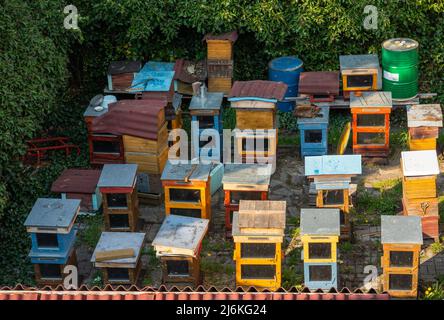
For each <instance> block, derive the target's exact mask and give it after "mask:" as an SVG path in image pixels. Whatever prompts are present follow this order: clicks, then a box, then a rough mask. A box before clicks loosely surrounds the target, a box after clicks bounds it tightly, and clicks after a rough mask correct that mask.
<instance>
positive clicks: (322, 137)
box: [298, 106, 330, 157]
mask: <svg viewBox="0 0 444 320" xmlns="http://www.w3.org/2000/svg"><path fill="white" fill-rule="evenodd" d="M320 109H321V111H320V113H319V116H318V117H314V118H299V119H298V128H299V131H300V139H301V157H305V156H322V155H325V154H327V153H328V119H329V109H330V108H329V107H328V106H322V107H321V108H320Z"/></svg>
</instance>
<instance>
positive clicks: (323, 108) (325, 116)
mask: <svg viewBox="0 0 444 320" xmlns="http://www.w3.org/2000/svg"><path fill="white" fill-rule="evenodd" d="M316 105H317V106H319V107H320V109H319V114H318V115H317V116H316V117H312V118H303V117H298V121H297V122H298V125H301V124H318V123H319V124H321V123H324V124H325V123H328V120H329V115H330V107H329V106H328V104H324V103H316Z"/></svg>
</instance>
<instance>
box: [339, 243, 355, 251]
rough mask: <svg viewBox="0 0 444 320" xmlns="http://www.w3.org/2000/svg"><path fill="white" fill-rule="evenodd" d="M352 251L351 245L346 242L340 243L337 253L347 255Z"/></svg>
mask: <svg viewBox="0 0 444 320" xmlns="http://www.w3.org/2000/svg"><path fill="white" fill-rule="evenodd" d="M352 250H353V245H352V244H351V243H350V242H348V241H345V242H341V243H340V244H339V251H340V252H342V253H348V252H351V251H352Z"/></svg>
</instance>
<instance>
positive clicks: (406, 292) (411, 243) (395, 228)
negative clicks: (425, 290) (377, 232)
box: [381, 216, 423, 298]
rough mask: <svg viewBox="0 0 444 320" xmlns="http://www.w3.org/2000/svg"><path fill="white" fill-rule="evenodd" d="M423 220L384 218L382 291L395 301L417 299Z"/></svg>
mask: <svg viewBox="0 0 444 320" xmlns="http://www.w3.org/2000/svg"><path fill="white" fill-rule="evenodd" d="M421 229H422V228H421V218H420V217H405V216H381V243H382V248H383V256H382V257H381V266H382V268H383V290H384V291H386V292H388V293H389V294H390V296H392V297H396V298H416V297H417V295H418V273H419V254H420V251H421V245H422V244H423V239H422V232H421Z"/></svg>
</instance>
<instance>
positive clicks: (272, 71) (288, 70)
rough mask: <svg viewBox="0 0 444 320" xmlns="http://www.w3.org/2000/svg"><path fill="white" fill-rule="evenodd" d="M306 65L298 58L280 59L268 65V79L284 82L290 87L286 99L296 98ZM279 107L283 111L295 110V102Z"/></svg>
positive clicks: (279, 103) (281, 104)
mask: <svg viewBox="0 0 444 320" xmlns="http://www.w3.org/2000/svg"><path fill="white" fill-rule="evenodd" d="M303 65H304V63H303V62H302V60H301V59H299V58H298V57H296V56H288V57H280V58H276V59H273V60H271V61H270V63H269V64H268V79H269V80H271V81H282V82H284V83H286V84H287V85H288V89H287V92H286V93H285V97H296V96H297V95H298V88H299V76H300V74H301V72H303V71H304V68H303ZM277 107H278V109H279V110H281V111H287V112H288V111H291V110H293V109H294V101H291V102H290V101H284V102H278V104H277Z"/></svg>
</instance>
